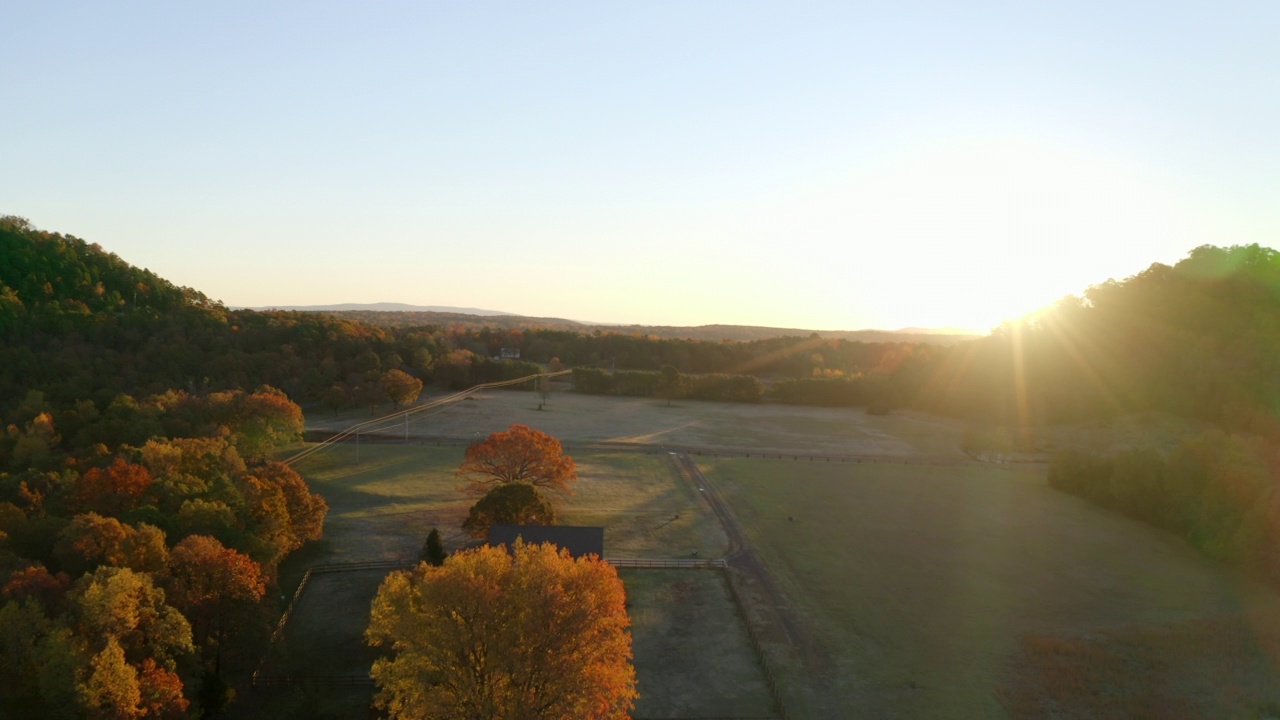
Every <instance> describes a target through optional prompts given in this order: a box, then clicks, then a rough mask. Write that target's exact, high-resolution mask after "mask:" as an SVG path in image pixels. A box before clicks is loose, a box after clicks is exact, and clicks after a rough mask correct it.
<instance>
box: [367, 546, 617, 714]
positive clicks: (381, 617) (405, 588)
mask: <svg viewBox="0 0 1280 720" xmlns="http://www.w3.org/2000/svg"><path fill="white" fill-rule="evenodd" d="M629 625H630V619H629V618H628V616H627V611H626V606H625V593H624V591H623V587H622V581H621V580H620V579H619V578H618V574H617V571H616V570H615V569H614V568H613V566H611V565H609V564H608V563H605V562H603V561H600V560H598V559H595V558H579V559H576V560H575V559H573V558H572V557H570V556H569V553H568V552H567V551H564V550H558V549H557V548H556V547H555V546H554V545H551V544H549V543H548V544H541V545H526V544H524V543H522V542H517V543H516V544H515V547H514V548H512V549H511V551H510V553H508V551H507V550H506V549H504V548H500V547H481V548H476V549H474V550H467V551H463V552H459V553H455V554H453V555H451V556H450V557H449V558H448V559H447V560H445V562H444V565H442V566H439V567H435V566H431V565H428V564H426V563H423V564H421V565H419V566H418V567H417V568H416V569H415V570H412V571H402V572H396V573H392V574H391V575H389V576H388V577H387V579H386V581H384V582H383V584H382V587H381V588H379V590H378V594H377V596H376V597H375V598H374V601H373V608H372V613H371V617H370V622H369V629H368V631H367V632H366V637H367V639H368V641H369V643H370V644H371V645H374V646H376V647H383V648H387V649H389V650H390V651H391V655H390V656H389V657H384V658H382V659H379V660H378V661H376V662H375V663H374V666H373V677H374V680H375V682H376V683H377V686H378V691H377V695H376V697H375V702H376V703H377V704H378V706H379V707H382V708H385V709H386V710H387V711H388V712H389V713H390V714H391V717H393V718H397V719H398V720H410V719H412V720H427V719H428V718H469V719H474V720H489V719H491V718H492V719H499V720H502V719H510V720H517V719H519V720H537V719H540V718H547V719H551V718H556V719H557V720H558V719H559V718H587V719H591V720H596V719H598V720H605V719H613V718H619V719H620V718H626V717H628V711H629V710H630V709H631V708H632V706H633V704H634V700H635V698H636V697H637V694H636V690H635V670H634V668H633V667H632V665H631V656H632V655H631V635H630V633H629V632H628V631H627V628H628V626H629Z"/></svg>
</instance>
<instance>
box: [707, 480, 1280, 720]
mask: <svg viewBox="0 0 1280 720" xmlns="http://www.w3.org/2000/svg"><path fill="white" fill-rule="evenodd" d="M702 467H703V471H704V473H705V474H706V476H707V477H708V479H709V480H711V481H712V482H713V483H715V484H716V485H717V487H718V488H719V490H720V493H721V494H722V496H724V497H725V498H726V499H727V500H728V501H729V503H730V505H731V506H732V507H733V509H734V511H735V513H736V514H737V517H738V519H739V521H740V522H741V524H742V525H743V526H744V527H745V528H746V531H747V533H748V535H749V536H750V538H751V541H752V542H753V544H754V545H755V547H756V548H757V549H758V550H759V552H760V553H761V554H762V556H763V557H764V559H765V561H766V562H767V563H768V564H769V566H770V568H771V569H772V570H773V572H774V574H775V577H776V578H777V580H778V581H779V583H780V584H781V586H782V587H783V588H784V591H785V594H786V595H787V596H788V598H789V599H790V601H791V602H792V611H793V612H794V613H795V614H797V615H798V616H799V618H800V621H801V623H802V625H803V626H804V627H805V628H806V629H807V630H808V631H809V632H810V633H812V634H813V635H814V636H816V639H817V642H818V645H819V647H820V652H819V653H818V654H817V655H818V660H817V661H816V662H813V661H808V662H806V660H805V659H804V658H798V657H797V656H796V653H794V652H789V651H788V649H787V648H777V647H770V648H768V650H769V655H770V659H771V660H772V661H774V662H775V663H777V669H779V670H781V671H782V672H781V674H782V675H783V677H784V678H785V679H784V681H783V684H784V685H788V686H789V687H790V688H791V689H792V692H791V693H790V694H789V695H788V696H787V701H788V705H789V707H792V708H793V709H796V710H801V711H802V712H801V713H799V714H800V715H801V716H802V717H815V718H819V717H866V718H891V717H902V718H913V717H936V718H943V717H955V718H972V717H1004V716H1010V715H1011V716H1013V717H1028V718H1031V717H1049V716H1051V717H1063V718H1077V717H1078V718H1087V717H1116V718H1121V717H1187V718H1190V717H1255V716H1257V715H1256V714H1255V713H1256V712H1257V711H1258V709H1259V708H1265V707H1276V706H1274V705H1268V703H1280V674H1278V673H1277V665H1278V664H1280V599H1278V598H1277V596H1276V594H1275V593H1274V592H1273V591H1272V590H1270V589H1266V588H1263V587H1260V586H1257V585H1255V584H1253V583H1250V582H1248V581H1245V580H1243V579H1240V578H1238V577H1236V576H1235V575H1233V574H1232V573H1230V572H1228V571H1226V570H1224V569H1223V568H1221V567H1220V566H1218V565H1215V564H1214V563H1212V562H1210V561H1209V560H1206V559H1204V558H1202V557H1200V556H1199V555H1197V554H1196V553H1195V552H1194V551H1193V550H1192V549H1191V548H1190V547H1188V546H1187V545H1186V544H1185V543H1184V542H1182V541H1181V540H1179V539H1177V538H1175V537H1173V536H1171V535H1168V534H1166V533H1163V532H1160V531H1157V530H1154V529H1152V528H1149V527H1147V526H1144V525H1142V524H1139V523H1137V522H1134V521H1132V520H1129V519H1126V518H1124V517H1121V516H1119V515H1116V514H1113V513H1109V512H1107V511H1103V510H1100V509H1097V508H1095V507H1093V506H1091V505H1088V504H1086V503H1084V502H1083V501H1080V500H1078V499H1076V498H1073V497H1070V496H1067V495H1065V494H1062V493H1059V492H1057V491H1055V490H1053V489H1051V488H1049V487H1048V485H1047V484H1046V483H1045V481H1044V477H1043V469H1040V468H1036V469H1003V468H998V467H984V466H975V465H969V466H956V467H933V466H925V465H900V464H888V463H871V464H865V463H864V464H853V463H850V464H819V463H813V464H808V463H794V462H790V461H778V460H744V459H704V460H703V462H702ZM1216 631H1220V632H1216ZM1215 636H1216V638H1215ZM1210 638H1215V639H1214V641H1213V642H1206V639H1210ZM788 681H790V682H788ZM1174 710H1176V712H1175V711H1174Z"/></svg>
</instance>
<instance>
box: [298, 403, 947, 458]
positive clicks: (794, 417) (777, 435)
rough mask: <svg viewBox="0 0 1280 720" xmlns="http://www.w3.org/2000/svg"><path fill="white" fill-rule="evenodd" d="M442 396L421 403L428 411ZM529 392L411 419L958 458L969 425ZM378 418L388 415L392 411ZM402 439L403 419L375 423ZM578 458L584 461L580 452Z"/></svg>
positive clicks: (688, 444)
mask: <svg viewBox="0 0 1280 720" xmlns="http://www.w3.org/2000/svg"><path fill="white" fill-rule="evenodd" d="M442 396H443V395H434V396H432V397H430V398H422V399H420V400H419V401H418V404H419V405H424V404H427V403H429V402H431V401H432V400H435V399H438V398H440V397H442ZM537 408H538V398H537V396H536V395H535V394H534V393H532V392H528V391H518V390H487V391H483V392H480V393H477V394H476V395H474V396H472V399H466V400H461V401H458V402H455V403H452V404H450V405H447V406H444V407H441V408H431V409H426V410H424V411H422V412H420V413H417V414H413V415H410V417H409V423H408V434H409V436H410V437H411V438H412V437H427V438H451V439H456V440H461V441H465V442H471V441H473V440H475V439H477V438H479V437H483V436H485V435H488V434H489V433H491V432H493V431H495V430H505V429H506V428H507V426H509V425H512V424H516V423H520V424H524V425H528V426H530V427H533V428H537V429H538V430H541V431H543V432H546V433H550V434H552V435H554V436H556V437H557V438H560V440H561V441H562V442H564V443H566V444H567V445H568V446H569V447H570V452H571V453H572V452H574V446H580V445H585V444H597V443H617V444H622V445H627V446H638V447H643V448H655V449H660V448H701V449H703V450H708V451H720V452H752V453H791V454H806V455H808V454H814V455H844V454H858V455H866V456H884V457H894V458H899V457H913V458H921V457H938V458H959V457H963V453H961V452H960V438H961V435H962V433H963V431H964V426H963V424H962V423H959V422H957V421H954V420H950V419H946V418H938V417H934V416H930V415H924V414H919V413H910V412H902V413H894V414H891V415H880V416H877V415H868V414H866V413H865V412H863V411H862V410H861V409H858V408H818V407H804V406H798V405H777V404H772V403H767V404H755V405H752V404H743V403H721V402H701V401H696V400H677V401H675V402H673V403H672V404H671V405H670V406H668V405H667V403H666V401H663V400H656V399H654V398H628V397H605V396H599V395H581V394H578V393H572V392H557V393H553V394H552V395H551V400H550V402H549V403H548V404H547V406H546V409H544V410H538V409H537ZM380 412H389V406H384V407H383V409H382V410H381V411H380ZM371 418H372V416H371V415H370V414H369V413H368V411H364V412H360V411H344V412H340V413H320V412H317V411H308V415H307V429H308V430H322V431H323V430H328V431H337V430H343V429H346V428H348V427H350V426H351V425H353V424H356V423H362V422H365V421H368V420H370V419H371ZM372 429H373V430H374V431H376V432H379V433H383V434H386V435H388V436H393V437H399V436H400V435H401V434H403V433H404V432H405V427H404V422H403V421H402V420H391V421H388V422H387V423H385V425H382V424H375V425H374V426H373V428H372ZM575 457H576V454H575Z"/></svg>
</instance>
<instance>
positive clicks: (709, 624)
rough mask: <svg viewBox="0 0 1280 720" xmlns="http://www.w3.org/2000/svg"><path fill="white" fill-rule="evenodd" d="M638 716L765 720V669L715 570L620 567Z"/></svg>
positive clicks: (769, 706)
mask: <svg viewBox="0 0 1280 720" xmlns="http://www.w3.org/2000/svg"><path fill="white" fill-rule="evenodd" d="M619 575H621V576H622V581H623V583H625V585H626V587H627V606H628V612H629V613H630V615H631V634H632V638H633V643H634V651H635V666H636V680H637V686H638V689H639V691H640V700H639V701H638V702H637V703H636V708H635V712H634V713H633V714H634V715H635V717H639V718H698V717H706V718H720V717H723V718H730V717H742V718H752V717H769V716H771V715H774V714H775V713H776V710H775V709H774V707H773V698H772V696H771V695H770V694H769V687H768V685H766V684H765V678H764V670H763V668H762V667H761V666H760V661H759V659H758V658H757V656H756V653H755V651H754V650H753V649H752V647H751V644H750V638H749V636H748V635H747V629H746V627H745V626H744V625H743V620H742V617H741V616H740V615H739V613H738V611H737V609H736V607H735V606H734V604H733V599H732V598H731V596H730V594H729V588H728V585H727V584H726V580H725V576H724V573H723V572H721V571H716V570H621V571H619Z"/></svg>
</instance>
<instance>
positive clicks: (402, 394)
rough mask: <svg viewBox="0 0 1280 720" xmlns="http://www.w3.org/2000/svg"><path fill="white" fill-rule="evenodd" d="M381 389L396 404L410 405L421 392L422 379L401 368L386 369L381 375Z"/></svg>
mask: <svg viewBox="0 0 1280 720" xmlns="http://www.w3.org/2000/svg"><path fill="white" fill-rule="evenodd" d="M382 389H383V391H385V392H386V393H387V397H389V398H391V402H393V403H395V404H396V405H402V406H408V405H412V404H413V401H414V400H417V399H418V394H419V393H421V392H422V381H421V380H419V379H418V378H416V377H414V376H412V375H410V374H409V373H407V372H405V371H403V370H388V371H387V374H386V375H383V376H382Z"/></svg>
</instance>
